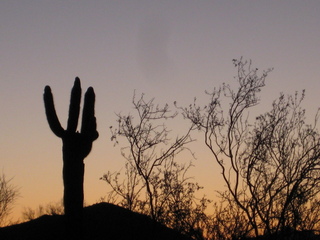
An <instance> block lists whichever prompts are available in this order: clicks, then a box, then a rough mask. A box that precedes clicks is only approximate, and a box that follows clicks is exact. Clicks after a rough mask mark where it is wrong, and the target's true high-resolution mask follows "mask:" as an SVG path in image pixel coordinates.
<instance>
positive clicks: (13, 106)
mask: <svg viewBox="0 0 320 240" xmlns="http://www.w3.org/2000/svg"><path fill="white" fill-rule="evenodd" d="M319 12H320V1H319V0H305V1H301V0H264V1H262V0H252V1H251V0H237V1H236V0H233V1H231V0H220V1H215V0H211V1H205V0H203V1H196V0H168V1H166V0H164V1H156V0H154V1H153V0H130V1H129V0H127V1H122V0H117V1H106V0H95V1H84V0H67V1H50V0H28V1H23V0H16V1H11V0H2V1H1V2H0V50H1V56H0V64H1V65H0V67H1V68H0V168H1V171H3V173H4V174H5V175H6V176H7V177H9V178H10V177H14V178H13V180H12V183H13V184H14V185H16V186H18V187H19V188H20V194H21V197H20V198H19V199H18V201H17V202H16V205H15V208H14V214H15V215H16V216H18V217H19V216H20V213H21V211H22V210H23V208H24V207H32V208H35V207H37V206H38V205H39V204H46V203H50V202H57V201H59V200H61V199H62V191H63V186H62V178H61V170H62V158H61V141H60V139H58V138H57V137H56V136H55V135H54V134H53V133H52V132H51V130H50V129H49V127H48V124H47V121H46V117H45V114H44V107H43V101H42V94H43V89H44V87H45V85H50V86H51V88H52V91H53V94H54V99H55V103H56V109H57V113H58V116H59V119H60V121H61V123H62V124H63V125H64V126H65V124H66V121H67V112H68V105H69V97H70V90H71V87H72V85H73V81H74V78H75V77H76V76H79V77H80V79H81V83H82V87H83V92H84V91H85V90H86V89H87V87H89V86H92V87H93V88H94V89H95V92H96V117H97V122H98V131H99V133H100V137H99V139H98V140H97V141H96V142H94V145H93V150H92V152H91V154H90V155H89V157H88V158H86V160H85V163H86V170H85V199H86V202H87V203H88V204H91V203H94V202H95V201H97V200H98V199H99V198H100V197H102V196H104V195H105V194H106V192H107V191H108V189H107V185H106V183H104V182H103V181H100V180H99V178H100V177H101V176H102V175H103V173H106V172H107V171H108V170H110V171H116V170H119V169H120V168H121V167H122V166H123V163H124V160H123V159H122V157H121V155H120V151H119V147H113V143H112V142H111V141H110V133H109V126H110V125H115V124H116V122H115V120H116V116H115V113H118V112H122V113H124V114H125V113H127V112H130V111H131V112H132V105H131V99H132V95H133V91H134V90H135V89H136V92H137V94H141V93H145V94H146V98H153V97H155V101H156V102H158V103H166V102H168V103H169V104H172V103H173V101H175V100H177V101H178V102H179V103H180V105H188V104H189V103H191V102H192V101H193V98H194V97H195V96H197V97H199V98H203V99H205V95H204V90H211V89H213V88H214V87H218V86H219V85H220V84H221V83H222V82H227V83H231V82H232V80H233V76H235V74H236V71H235V69H234V67H233V65H232V59H234V58H239V57H241V56H243V57H244V58H245V59H252V61H253V65H254V66H256V67H258V68H259V69H261V70H262V69H267V68H269V67H274V71H273V72H272V73H271V74H270V75H269V77H268V78H267V82H266V83H267V86H266V87H265V88H264V90H263V92H262V94H261V100H262V104H261V106H260V107H259V110H262V112H263V111H266V110H268V109H269V108H270V106H271V102H272V100H274V99H275V98H276V97H278V96H279V93H280V92H285V93H288V94H291V93H294V91H296V90H302V89H306V94H307V97H306V100H305V103H304V106H305V107H306V108H307V109H308V113H310V115H312V114H314V113H315V111H316V109H317V108H318V107H319V106H320V104H319V102H318V101H319V89H320V81H319V76H320V31H319V27H320V14H319ZM184 124H186V122H183V124H182V123H180V124H179V126H180V127H179V128H178V127H177V129H174V130H175V131H173V133H176V134H178V133H179V131H180V130H181V129H183V126H187V125H184ZM178 130H179V131H178ZM180 133H181V132H180ZM199 142H200V143H201V140H199ZM192 150H193V151H194V152H195V153H196V155H197V160H196V161H194V164H195V168H194V169H192V172H191V175H194V176H195V179H196V180H197V181H198V182H199V183H200V185H203V186H205V189H204V193H206V194H207V195H209V196H211V195H213V194H214V193H213V191H214V190H216V189H221V187H222V184H221V183H220V182H219V181H218V180H217V179H218V178H219V169H218V168H217V166H216V165H215V163H214V162H213V160H212V159H211V156H210V155H209V154H208V151H206V149H202V148H201V147H197V148H196V149H192Z"/></svg>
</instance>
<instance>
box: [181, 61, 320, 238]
mask: <svg viewBox="0 0 320 240" xmlns="http://www.w3.org/2000/svg"><path fill="white" fill-rule="evenodd" d="M233 63H234V66H235V67H236V69H237V76H236V77H235V79H236V80H237V84H238V87H237V88H236V89H235V90H234V89H233V88H231V87H230V86H229V85H226V84H224V85H223V86H222V87H221V88H219V89H214V91H213V92H211V93H209V92H207V94H208V95H209V96H210V100H209V103H208V104H207V105H205V106H204V107H200V106H198V105H197V102H196V99H195V101H194V103H193V104H191V105H190V106H189V107H186V108H180V109H181V110H182V111H183V114H184V117H185V118H187V119H189V120H190V121H191V123H192V125H193V126H196V128H197V129H198V130H200V131H202V132H203V133H204V140H205V144H206V146H207V147H208V148H209V150H210V151H211V153H212V156H213V158H214V160H215V162H216V163H217V165H218V166H219V167H220V169H221V175H222V178H223V180H224V182H225V183H226V187H227V192H220V197H221V198H222V199H223V200H224V201H225V203H226V204H235V206H237V207H238V209H239V210H240V211H241V214H242V216H244V217H245V219H243V220H244V221H246V222H247V224H245V223H244V224H242V225H243V226H245V228H244V229H245V230H246V231H245V232H243V230H244V229H242V230H241V231H240V232H239V235H244V236H248V235H255V236H258V235H259V234H274V233H278V232H283V231H284V230H285V229H287V228H291V229H294V230H299V229H302V228H303V227H302V225H303V224H302V219H308V218H310V219H313V220H312V221H311V222H313V223H315V222H317V221H315V219H314V218H312V217H311V216H308V217H307V216H305V215H306V214H307V213H309V214H312V213H311V212H310V211H309V212H308V211H306V210H305V209H306V208H308V209H310V205H309V204H310V203H311V202H314V203H315V202H317V201H316V196H317V194H318V193H319V183H320V181H319V176H320V172H319V166H320V165H319V164H320V155H319V153H320V145H319V143H320V142H319V134H318V131H317V129H316V123H317V120H318V114H316V116H315V120H314V124H312V125H308V124H306V123H305V110H304V109H301V102H302V100H303V97H304V93H302V95H301V97H299V95H298V94H295V95H294V96H288V97H285V96H284V95H283V94H281V95H280V97H279V99H278V100H276V101H274V103H273V105H272V109H271V110H270V111H269V112H267V113H265V114H262V115H260V116H258V117H257V118H256V121H255V122H253V123H251V124H250V122H249V119H250V118H249V110H250V109H251V108H252V107H254V106H256V105H257V104H258V103H259V97H258V96H257V93H259V92H260V90H261V88H263V87H264V85H265V79H266V77H267V75H268V73H269V72H270V71H271V69H269V70H267V71H265V72H263V73H262V75H261V76H259V75H258V69H256V68H252V65H251V62H246V61H243V60H242V59H240V60H233ZM223 100H225V101H227V102H226V103H225V102H223ZM227 104H229V105H227ZM224 109H227V110H226V111H224ZM313 226H314V224H313ZM304 227H305V226H304Z"/></svg>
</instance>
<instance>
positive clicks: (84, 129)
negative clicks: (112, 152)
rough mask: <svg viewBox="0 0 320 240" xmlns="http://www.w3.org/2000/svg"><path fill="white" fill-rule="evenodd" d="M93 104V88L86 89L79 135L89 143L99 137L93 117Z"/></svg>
mask: <svg viewBox="0 0 320 240" xmlns="http://www.w3.org/2000/svg"><path fill="white" fill-rule="evenodd" d="M94 103H95V94H94V90H93V88H92V87H90V88H88V90H87V92H86V94H85V99H84V107H83V113H82V126H81V134H84V135H85V136H87V137H88V138H89V139H90V140H91V141H94V140H96V139H97V138H98V136H99V134H98V132H97V123H96V118H95V116H94Z"/></svg>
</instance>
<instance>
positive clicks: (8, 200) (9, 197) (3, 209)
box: [0, 173, 19, 226]
mask: <svg viewBox="0 0 320 240" xmlns="http://www.w3.org/2000/svg"><path fill="white" fill-rule="evenodd" d="M11 180H12V179H7V178H6V176H5V175H4V174H3V173H2V175H0V226H3V225H5V223H6V218H7V216H8V215H9V214H10V212H11V209H12V205H13V203H14V202H15V200H16V199H17V197H18V196H19V191H18V189H17V188H16V187H15V186H13V185H12V184H11Z"/></svg>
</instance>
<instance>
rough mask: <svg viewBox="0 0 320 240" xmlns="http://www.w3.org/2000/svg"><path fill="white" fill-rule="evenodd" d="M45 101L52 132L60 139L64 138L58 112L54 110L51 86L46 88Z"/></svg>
mask: <svg viewBox="0 0 320 240" xmlns="http://www.w3.org/2000/svg"><path fill="white" fill-rule="evenodd" d="M43 100H44V106H45V111H46V116H47V120H48V123H49V126H50V128H51V130H52V132H53V133H54V134H55V135H57V136H58V137H60V138H61V137H63V135H64V129H63V128H62V127H61V124H60V122H59V119H58V116H57V113H56V110H55V108H54V102H53V96H52V93H51V88H50V87H49V86H46V87H45V88H44V94H43Z"/></svg>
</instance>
